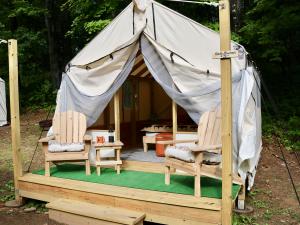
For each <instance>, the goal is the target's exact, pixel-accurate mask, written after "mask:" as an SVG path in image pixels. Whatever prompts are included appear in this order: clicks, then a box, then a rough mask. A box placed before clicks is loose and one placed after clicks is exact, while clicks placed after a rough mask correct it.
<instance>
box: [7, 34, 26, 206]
mask: <svg viewBox="0 0 300 225" xmlns="http://www.w3.org/2000/svg"><path fill="white" fill-rule="evenodd" d="M8 60H9V93H10V118H11V137H12V140H11V145H12V154H13V167H14V185H15V200H16V201H17V202H18V203H19V204H21V202H22V198H21V197H20V195H19V181H18V179H19V177H21V176H22V175H23V168H22V156H21V148H20V142H21V134H20V109H19V84H18V44H17V40H14V39H10V40H8Z"/></svg>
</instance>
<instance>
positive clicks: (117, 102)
mask: <svg viewBox="0 0 300 225" xmlns="http://www.w3.org/2000/svg"><path fill="white" fill-rule="evenodd" d="M114 108H115V140H116V141H119V140H120V91H119V90H118V91H117V92H116V93H115V95H114Z"/></svg>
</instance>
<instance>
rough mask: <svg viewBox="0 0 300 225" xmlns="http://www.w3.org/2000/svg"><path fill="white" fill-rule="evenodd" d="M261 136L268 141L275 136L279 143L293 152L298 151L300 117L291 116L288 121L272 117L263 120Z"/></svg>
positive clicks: (299, 143)
mask: <svg viewBox="0 0 300 225" xmlns="http://www.w3.org/2000/svg"><path fill="white" fill-rule="evenodd" d="M262 128H263V134H264V136H265V137H266V138H268V139H273V136H274V135H275V136H277V137H278V138H279V140H280V142H281V143H282V144H283V145H284V146H285V147H286V148H287V149H288V150H293V151H299V150H300V117H299V116H291V117H289V118H288V119H279V120H278V119H276V118H273V117H272V116H265V117H264V118H263V127H262Z"/></svg>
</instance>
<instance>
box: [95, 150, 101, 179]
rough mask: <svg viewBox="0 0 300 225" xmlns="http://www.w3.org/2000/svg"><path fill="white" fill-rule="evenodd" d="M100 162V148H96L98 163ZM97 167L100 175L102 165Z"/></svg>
mask: <svg viewBox="0 0 300 225" xmlns="http://www.w3.org/2000/svg"><path fill="white" fill-rule="evenodd" d="M97 163H100V149H96V164H97ZM96 167H97V175H98V176H100V174H101V168H100V165H98V164H97V165H96Z"/></svg>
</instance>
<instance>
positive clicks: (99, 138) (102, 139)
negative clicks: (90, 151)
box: [97, 136, 105, 144]
mask: <svg viewBox="0 0 300 225" xmlns="http://www.w3.org/2000/svg"><path fill="white" fill-rule="evenodd" d="M104 142H105V138H104V137H103V136H97V143H98V144H103V143H104Z"/></svg>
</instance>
